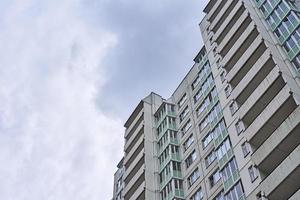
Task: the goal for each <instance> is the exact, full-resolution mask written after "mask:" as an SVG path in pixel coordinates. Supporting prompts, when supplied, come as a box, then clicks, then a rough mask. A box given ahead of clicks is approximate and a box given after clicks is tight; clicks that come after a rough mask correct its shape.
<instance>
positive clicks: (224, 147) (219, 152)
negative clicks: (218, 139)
mask: <svg viewBox="0 0 300 200" xmlns="http://www.w3.org/2000/svg"><path fill="white" fill-rule="evenodd" d="M230 149H231V145H230V140H229V138H227V139H226V140H225V141H224V142H223V143H222V144H221V145H220V146H219V148H218V149H217V156H218V159H219V160H221V159H222V158H223V156H224V155H225V154H226V153H227V152H228V151H229V150H230Z"/></svg>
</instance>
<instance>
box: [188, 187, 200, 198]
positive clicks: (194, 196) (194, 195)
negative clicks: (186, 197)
mask: <svg viewBox="0 0 300 200" xmlns="http://www.w3.org/2000/svg"><path fill="white" fill-rule="evenodd" d="M201 199H203V192H202V189H201V188H200V189H198V190H197V192H195V194H193V196H192V197H191V198H190V200H201Z"/></svg>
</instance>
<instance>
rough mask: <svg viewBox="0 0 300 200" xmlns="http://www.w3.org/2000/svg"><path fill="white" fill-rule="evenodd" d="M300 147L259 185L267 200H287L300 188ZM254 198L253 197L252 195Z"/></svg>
mask: <svg viewBox="0 0 300 200" xmlns="http://www.w3.org/2000/svg"><path fill="white" fill-rule="evenodd" d="M299 178H300V146H298V147H297V148H296V149H294V150H293V152H292V153H291V154H290V155H289V156H288V157H287V158H285V159H284V161H283V162H282V163H280V165H279V166H277V167H276V169H275V170H274V171H273V172H272V173H271V174H270V175H269V176H268V177H267V178H266V179H264V180H263V182H262V183H261V185H260V188H259V189H260V190H262V191H264V192H265V195H266V196H267V198H268V199H272V200H282V199H289V198H290V197H291V196H292V195H293V194H294V193H295V192H297V191H298V190H299V188H300V181H299ZM253 197H254V195H253Z"/></svg>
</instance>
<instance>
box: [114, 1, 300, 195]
mask: <svg viewBox="0 0 300 200" xmlns="http://www.w3.org/2000/svg"><path fill="white" fill-rule="evenodd" d="M299 2H300V1H292V0H211V1H209V3H208V4H207V6H206V7H205V9H204V12H205V13H206V15H205V17H204V19H203V20H202V22H201V23H200V29H201V33H202V37H203V41H204V47H203V48H202V49H201V50H200V52H199V53H198V55H197V56H196V58H195V59H194V61H195V63H194V65H193V66H192V68H191V70H190V71H189V72H188V74H187V75H186V77H185V78H184V79H183V81H182V82H181V83H180V84H179V86H178V88H177V89H176V90H175V91H174V93H173V95H172V96H171V97H170V98H168V99H164V98H162V97H161V96H159V95H157V94H155V93H151V94H150V95H149V96H147V97H146V98H145V99H143V100H142V101H141V102H140V103H139V104H138V106H137V107H136V109H135V110H134V111H133V113H132V114H131V116H130V117H129V119H128V120H127V122H126V123H125V128H126V132H125V147H124V151H125V155H124V160H123V165H122V167H124V174H123V176H122V178H123V179H122V184H121V185H122V186H123V188H122V193H123V194H122V195H121V199H124V200H143V199H146V200H173V199H177V200H183V199H187V200H200V199H203V200H206V199H208V200H245V199H247V200H248V199H249V200H256V199H261V200H263V199H269V200H287V199H290V200H299V199H300V191H299V188H300V145H299V144H300V106H299V103H300V79H299V77H300V70H299V69H300V12H299V11H300V9H299V8H300V6H299V4H300V3H299ZM115 180H116V181H117V180H118V179H116V178H115Z"/></svg>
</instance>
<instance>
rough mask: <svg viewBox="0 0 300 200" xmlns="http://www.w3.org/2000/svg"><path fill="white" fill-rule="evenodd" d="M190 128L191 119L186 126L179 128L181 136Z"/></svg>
mask: <svg viewBox="0 0 300 200" xmlns="http://www.w3.org/2000/svg"><path fill="white" fill-rule="evenodd" d="M191 127H192V122H191V119H189V120H188V121H187V122H186V124H185V125H184V126H183V127H182V128H181V132H182V136H183V135H184V134H185V133H186V132H187V131H188V130H189V129H190V128H191Z"/></svg>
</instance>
